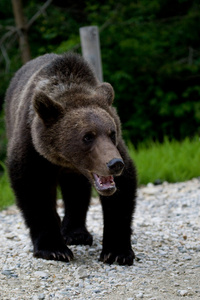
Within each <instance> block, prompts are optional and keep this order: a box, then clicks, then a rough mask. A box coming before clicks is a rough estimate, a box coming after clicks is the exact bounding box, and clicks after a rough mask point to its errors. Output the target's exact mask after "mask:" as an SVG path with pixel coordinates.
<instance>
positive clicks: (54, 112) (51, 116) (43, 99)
mask: <svg viewBox="0 0 200 300" xmlns="http://www.w3.org/2000/svg"><path fill="white" fill-rule="evenodd" d="M33 107H34V109H35V111H36V113H37V114H38V115H39V117H40V118H41V119H42V121H43V122H44V123H45V124H46V125H51V124H53V123H55V122H56V121H57V120H58V118H59V117H60V116H62V115H63V113H64V110H63V107H62V106H61V105H60V104H59V103H58V102H55V101H53V100H52V99H51V98H49V97H48V96H47V95H46V94H45V93H43V92H41V91H40V92H38V93H36V94H35V97H34V99H33Z"/></svg>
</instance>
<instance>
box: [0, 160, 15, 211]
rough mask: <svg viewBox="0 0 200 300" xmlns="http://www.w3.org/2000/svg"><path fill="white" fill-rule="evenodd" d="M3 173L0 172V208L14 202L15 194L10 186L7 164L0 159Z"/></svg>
mask: <svg viewBox="0 0 200 300" xmlns="http://www.w3.org/2000/svg"><path fill="white" fill-rule="evenodd" d="M0 166H1V167H2V168H3V170H4V171H3V173H0V210H2V209H4V208H6V207H7V206H9V205H11V204H13V203H14V194H13V192H12V190H11V188H10V184H9V180H8V174H7V171H6V168H5V165H4V164H3V163H2V162H1V161H0Z"/></svg>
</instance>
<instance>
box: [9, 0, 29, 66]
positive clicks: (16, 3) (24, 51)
mask: <svg viewBox="0 0 200 300" xmlns="http://www.w3.org/2000/svg"><path fill="white" fill-rule="evenodd" d="M12 6H13V13H14V17H15V23H16V26H17V30H18V35H19V47H20V52H21V58H22V62H23V64H25V63H26V62H27V61H29V60H30V59H31V52H30V47H29V42H28V33H27V27H26V23H25V20H24V14H23V8H22V1H21V0H12Z"/></svg>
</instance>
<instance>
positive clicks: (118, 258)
mask: <svg viewBox="0 0 200 300" xmlns="http://www.w3.org/2000/svg"><path fill="white" fill-rule="evenodd" d="M134 258H135V254H134V252H133V250H132V249H131V250H129V251H126V252H125V253H124V254H123V253H115V252H105V251H102V252H101V255H100V261H102V262H104V263H106V264H113V263H115V262H117V263H118V264H119V265H128V266H131V265H132V264H133V260H134Z"/></svg>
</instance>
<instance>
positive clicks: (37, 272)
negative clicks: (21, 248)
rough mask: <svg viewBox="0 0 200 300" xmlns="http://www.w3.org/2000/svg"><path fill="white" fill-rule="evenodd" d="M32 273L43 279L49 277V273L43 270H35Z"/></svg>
mask: <svg viewBox="0 0 200 300" xmlns="http://www.w3.org/2000/svg"><path fill="white" fill-rule="evenodd" d="M34 275H35V276H36V277H41V278H43V279H47V278H48V277H49V274H47V273H46V272H43V271H35V272H34Z"/></svg>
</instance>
